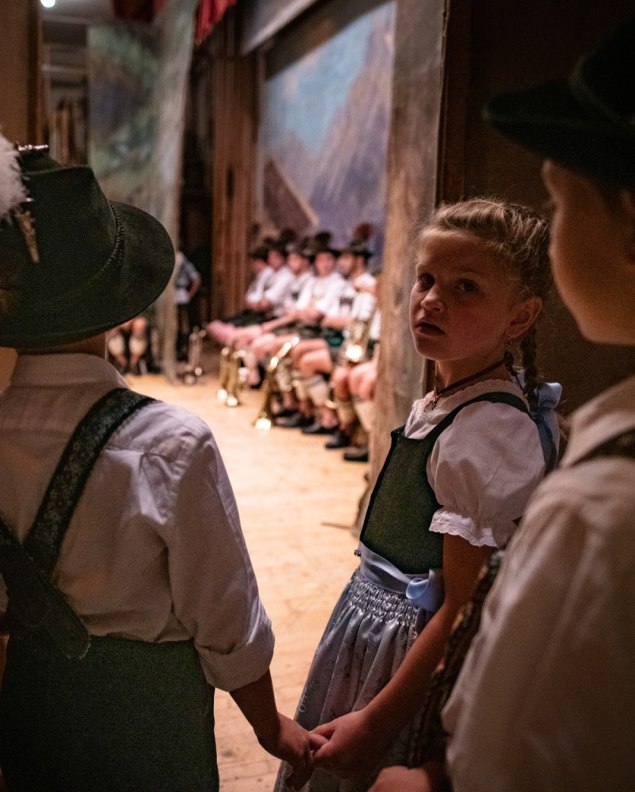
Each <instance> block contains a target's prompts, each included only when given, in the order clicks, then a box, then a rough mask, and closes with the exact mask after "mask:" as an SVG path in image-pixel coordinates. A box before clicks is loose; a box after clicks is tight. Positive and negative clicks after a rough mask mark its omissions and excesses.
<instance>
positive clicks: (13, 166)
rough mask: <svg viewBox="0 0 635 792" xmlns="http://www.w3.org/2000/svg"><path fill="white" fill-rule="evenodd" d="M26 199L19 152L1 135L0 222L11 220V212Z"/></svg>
mask: <svg viewBox="0 0 635 792" xmlns="http://www.w3.org/2000/svg"><path fill="white" fill-rule="evenodd" d="M26 199H27V193H26V189H25V188H24V184H23V183H22V178H21V175H20V166H19V164H18V151H17V149H16V148H15V146H14V145H13V144H12V143H9V141H8V140H7V139H6V138H5V137H4V136H3V135H2V134H0V220H6V219H9V215H10V213H11V211H12V210H13V209H16V208H17V207H18V206H19V205H20V204H21V203H24V201H26Z"/></svg>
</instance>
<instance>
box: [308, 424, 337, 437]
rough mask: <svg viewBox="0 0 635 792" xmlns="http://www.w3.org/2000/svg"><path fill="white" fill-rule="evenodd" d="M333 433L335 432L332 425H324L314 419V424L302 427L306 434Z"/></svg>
mask: <svg viewBox="0 0 635 792" xmlns="http://www.w3.org/2000/svg"><path fill="white" fill-rule="evenodd" d="M332 433H333V427H332V426H329V427H326V426H322V424H321V423H320V422H319V421H313V423H312V424H310V425H309V426H305V427H304V428H303V429H302V434H305V435H324V434H332Z"/></svg>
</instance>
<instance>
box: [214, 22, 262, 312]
mask: <svg viewBox="0 0 635 792" xmlns="http://www.w3.org/2000/svg"><path fill="white" fill-rule="evenodd" d="M238 45H239V42H238V30H237V15H236V12H235V10H234V9H230V10H229V11H228V13H227V14H226V15H225V17H224V19H223V22H222V23H221V25H220V26H219V28H218V29H217V30H216V31H215V32H214V36H213V39H212V63H213V67H212V68H213V76H212V108H211V116H212V145H213V152H214V153H213V161H212V217H211V223H212V278H211V283H212V287H211V315H212V318H217V317H223V316H226V315H228V314H232V313H235V312H236V311H238V310H240V308H241V307H242V304H243V296H244V293H245V291H246V290H247V285H248V282H249V263H248V253H249V238H248V235H249V228H250V225H251V223H252V221H253V213H254V198H253V194H254V170H255V167H254V166H255V156H256V138H257V129H258V113H257V105H256V76H257V75H256V56H255V55H246V56H240V55H239V52H238Z"/></svg>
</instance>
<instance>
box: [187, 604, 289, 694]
mask: <svg viewBox="0 0 635 792" xmlns="http://www.w3.org/2000/svg"><path fill="white" fill-rule="evenodd" d="M274 643H275V638H274V635H273V630H272V629H271V622H270V621H269V618H268V616H266V614H265V613H264V610H263V611H262V613H261V621H260V623H259V625H258V627H257V630H256V632H255V634H254V635H253V636H251V637H250V640H249V641H248V642H247V643H245V644H243V645H242V646H239V647H238V648H236V649H234V650H233V651H230V652H227V653H226V654H220V653H219V652H215V651H214V650H213V649H209V648H208V647H206V646H200V645H199V644H195V645H196V650H197V651H198V653H199V656H200V658H201V666H202V668H203V673H204V674H205V679H206V680H207V682H208V683H209V684H210V685H213V686H214V687H217V688H219V690H226V691H232V690H236V689H237V688H241V687H244V686H245V685H249V684H251V683H252V682H256V681H257V680H258V679H260V678H261V677H262V676H264V675H265V673H266V672H267V670H268V669H269V666H270V665H271V659H272V657H273V647H274Z"/></svg>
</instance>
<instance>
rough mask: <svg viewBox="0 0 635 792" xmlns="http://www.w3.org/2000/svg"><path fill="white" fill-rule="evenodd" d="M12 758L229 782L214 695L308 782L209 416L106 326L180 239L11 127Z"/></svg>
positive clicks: (7, 719) (54, 782) (299, 735)
mask: <svg viewBox="0 0 635 792" xmlns="http://www.w3.org/2000/svg"><path fill="white" fill-rule="evenodd" d="M0 218H1V221H0V346H2V347H12V348H15V349H17V350H18V357H17V363H16V366H15V369H14V371H13V374H12V377H11V382H10V384H9V385H8V387H7V388H6V389H5V390H4V391H3V392H2V393H1V394H0V515H1V518H0V572H1V574H2V577H3V579H4V583H5V585H6V594H5V591H4V586H3V587H2V588H3V591H2V596H1V600H2V601H1V602H0V609H2V610H6V625H7V629H8V632H9V643H8V649H7V664H6V669H5V674H4V679H3V682H2V690H1V693H0V765H1V767H2V774H3V778H4V781H5V784H6V786H7V789H9V790H24V791H25V790H29V792H44V790H51V791H52V790H64V792H86V790H91V791H93V792H96V791H99V790H103V791H104V792H105V791H106V790H110V791H111V790H118V791H119V792H123V791H124V790H139V791H140V790H144V792H158V791H159V790H170V792H186V791H187V792H193V791H194V790H200V792H203V791H205V792H209V791H210V790H214V789H217V788H218V773H217V767H216V754H215V748H214V719H213V689H214V688H215V687H220V688H222V689H224V690H228V691H230V693H231V695H232V696H233V698H234V699H235V701H236V702H237V703H238V706H239V707H240V708H241V710H242V711H243V713H244V715H245V716H246V717H247V719H248V720H249V722H250V723H251V724H252V726H253V728H254V731H255V732H256V735H257V736H258V739H259V740H260V742H261V744H262V745H263V747H264V748H265V749H266V750H268V751H269V752H271V753H273V754H275V755H276V756H278V757H282V758H285V759H287V760H289V761H291V762H292V764H293V765H294V767H295V769H296V772H297V780H298V782H300V781H302V780H303V778H306V776H307V775H308V773H309V772H310V752H309V750H308V740H307V737H306V734H305V732H304V731H303V730H302V729H301V728H300V727H299V726H297V724H295V723H294V722H293V721H291V720H290V719H288V718H285V717H284V716H282V715H280V714H279V713H278V712H277V710H276V706H275V700H274V694H273V689H272V683H271V677H270V674H269V663H270V660H271V656H272V652H273V634H272V632H271V625H270V622H269V620H268V618H267V615H266V613H265V611H264V609H263V607H262V604H261V602H260V600H259V596H258V589H257V584H256V580H255V577H254V573H253V570H252V567H251V563H250V560H249V556H248V554H247V550H246V548H245V544H244V540H243V536H242V533H241V528H240V522H239V519H238V514H237V510H236V503H235V501H234V496H233V493H232V490H231V486H230V484H229V481H228V479H227V475H226V472H225V469H224V467H223V462H222V459H221V457H220V454H219V451H218V448H217V446H216V444H215V442H214V439H213V437H212V435H211V432H210V430H209V428H208V426H207V425H206V424H204V423H203V422H202V421H201V420H200V419H198V418H196V417H195V416H194V415H191V414H189V413H187V412H186V411H184V410H182V409H180V408H177V407H174V406H170V405H167V404H163V403H161V402H158V401H154V400H152V399H148V398H145V397H142V396H140V395H139V394H136V393H134V392H132V391H131V390H129V388H128V387H127V385H126V382H125V381H124V380H123V379H122V378H121V377H120V376H119V374H118V373H117V371H116V370H115V369H114V367H112V366H111V365H110V364H109V363H107V362H106V360H105V342H106V332H107V331H108V330H110V329H111V328H114V327H116V326H117V325H120V324H121V323H122V322H125V321H127V320H129V319H131V318H132V317H134V316H136V315H138V314H139V313H140V312H141V311H142V310H143V309H144V308H146V307H147V306H148V305H149V304H150V303H151V302H152V301H153V300H154V299H155V298H156V297H157V296H158V295H159V294H160V293H161V292H162V290H163V289H164V288H165V286H166V284H167V282H168V279H169V277H170V274H171V272H172V268H173V264H174V251H173V248H172V244H171V241H170V238H169V236H168V234H167V232H166V231H165V230H164V229H163V227H162V226H161V224H160V223H158V222H157V221H156V220H155V219H154V218H153V217H151V216H150V215H148V214H146V213H145V212H142V211H140V210H139V209H136V208H133V207H130V206H126V205H123V204H118V203H112V202H109V201H108V200H107V199H106V198H105V196H104V194H103V193H102V191H101V190H100V188H99V185H98V184H97V182H96V180H95V177H94V175H93V173H92V171H91V170H90V169H89V168H87V167H69V168H67V167H62V166H60V165H59V164H58V163H56V162H54V161H53V160H52V159H50V157H49V156H48V154H47V153H46V150H44V149H43V148H41V147H35V148H34V147H26V148H20V149H16V148H14V147H13V146H12V145H11V144H9V143H8V142H7V141H6V140H5V139H4V138H0Z"/></svg>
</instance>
